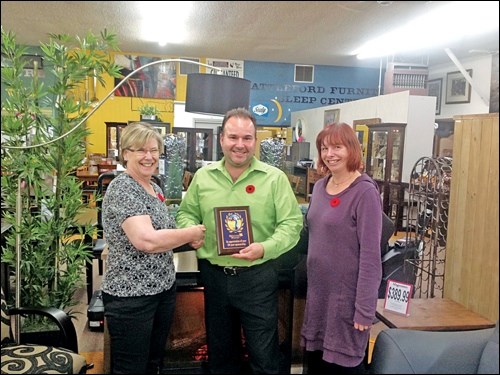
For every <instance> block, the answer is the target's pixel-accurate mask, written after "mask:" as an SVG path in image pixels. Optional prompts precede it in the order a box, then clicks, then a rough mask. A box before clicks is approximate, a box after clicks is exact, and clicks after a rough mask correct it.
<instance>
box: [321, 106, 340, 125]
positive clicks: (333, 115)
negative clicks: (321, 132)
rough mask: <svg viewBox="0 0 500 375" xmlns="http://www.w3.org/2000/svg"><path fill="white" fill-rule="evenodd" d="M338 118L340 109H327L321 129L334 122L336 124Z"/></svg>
mask: <svg viewBox="0 0 500 375" xmlns="http://www.w3.org/2000/svg"><path fill="white" fill-rule="evenodd" d="M339 118H340V108H339V109H327V110H326V111H325V117H324V122H323V127H325V126H327V125H330V124H332V123H334V122H338V121H339Z"/></svg>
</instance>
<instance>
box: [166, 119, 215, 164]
mask: <svg viewBox="0 0 500 375" xmlns="http://www.w3.org/2000/svg"><path fill="white" fill-rule="evenodd" d="M173 133H174V134H177V135H179V136H180V137H184V138H186V142H185V144H186V152H185V156H184V160H185V169H186V170H188V171H189V172H192V173H194V172H196V170H198V169H199V168H200V167H202V166H203V163H202V162H203V161H211V160H213V159H212V152H213V129H202V128H180V127H174V128H173Z"/></svg>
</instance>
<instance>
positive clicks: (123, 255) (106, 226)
mask: <svg viewBox="0 0 500 375" xmlns="http://www.w3.org/2000/svg"><path fill="white" fill-rule="evenodd" d="M152 186H153V188H154V189H155V191H156V192H157V193H161V189H160V187H159V186H158V185H156V184H154V183H152ZM139 215H149V216H150V217H151V222H152V223H153V227H154V229H156V230H158V229H168V228H175V218H174V217H173V216H172V215H171V214H170V213H169V211H168V209H167V207H166V205H165V203H164V202H162V201H161V200H160V198H159V197H154V196H152V195H151V194H148V192H146V190H144V188H143V187H142V186H141V185H140V184H139V183H138V182H137V181H135V180H134V179H133V178H132V177H131V176H130V175H128V174H127V173H120V174H119V175H118V176H117V177H115V178H114V179H113V180H112V181H111V183H110V184H109V186H108V188H107V190H106V194H105V195H104V199H103V201H102V225H103V232H104V238H105V239H106V242H107V244H108V247H109V255H108V258H107V260H106V272H105V274H104V277H103V281H102V286H101V289H102V291H104V292H106V293H108V294H111V295H113V296H117V297H137V296H144V295H153V294H158V293H160V292H162V291H164V290H167V289H170V288H171V287H172V285H173V284H174V282H175V268H174V261H173V252H172V251H171V250H169V251H166V252H162V253H156V254H149V253H145V252H143V251H140V250H137V249H136V248H135V247H134V246H133V245H132V243H131V242H130V241H129V239H128V237H127V236H126V235H125V232H124V231H123V229H122V223H123V221H124V220H125V219H127V218H129V217H131V216H139Z"/></svg>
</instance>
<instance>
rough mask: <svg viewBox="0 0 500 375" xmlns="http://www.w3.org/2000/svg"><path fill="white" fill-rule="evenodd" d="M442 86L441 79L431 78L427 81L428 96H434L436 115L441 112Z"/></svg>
mask: <svg viewBox="0 0 500 375" xmlns="http://www.w3.org/2000/svg"><path fill="white" fill-rule="evenodd" d="M442 87H443V79H442V78H438V79H431V80H430V81H428V82H427V90H428V95H429V96H435V97H436V115H439V114H441V92H442Z"/></svg>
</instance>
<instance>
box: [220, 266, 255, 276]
mask: <svg viewBox="0 0 500 375" xmlns="http://www.w3.org/2000/svg"><path fill="white" fill-rule="evenodd" d="M217 267H218V268H222V271H223V272H224V273H225V274H226V275H227V276H238V275H239V274H240V273H242V272H245V271H248V270H249V269H250V268H251V267H236V266H231V267H230V266H225V267H222V266H217Z"/></svg>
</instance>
